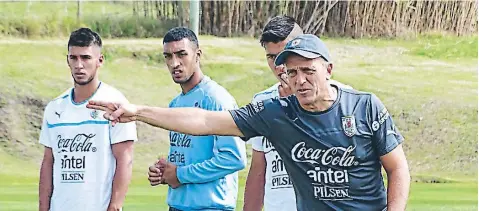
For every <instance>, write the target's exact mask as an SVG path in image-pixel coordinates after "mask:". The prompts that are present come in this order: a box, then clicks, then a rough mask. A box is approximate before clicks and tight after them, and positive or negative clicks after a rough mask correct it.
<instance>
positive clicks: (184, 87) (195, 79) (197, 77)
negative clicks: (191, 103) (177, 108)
mask: <svg viewBox="0 0 479 211" xmlns="http://www.w3.org/2000/svg"><path fill="white" fill-rule="evenodd" d="M203 77H204V75H203V72H201V69H199V68H198V70H197V71H196V72H195V74H193V75H192V76H191V78H190V80H189V81H188V82H186V83H184V84H180V86H181V91H182V92H183V94H186V93H188V92H189V91H190V90H191V89H193V88H194V87H195V86H196V85H198V84H199V83H200V82H201V80H203Z"/></svg>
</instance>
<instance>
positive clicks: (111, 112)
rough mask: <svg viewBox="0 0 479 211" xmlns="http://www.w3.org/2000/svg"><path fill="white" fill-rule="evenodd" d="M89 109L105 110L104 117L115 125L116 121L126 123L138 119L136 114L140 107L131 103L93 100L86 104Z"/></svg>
mask: <svg viewBox="0 0 479 211" xmlns="http://www.w3.org/2000/svg"><path fill="white" fill-rule="evenodd" d="M86 107H87V108H89V109H96V110H101V111H104V112H105V114H103V117H104V118H105V119H107V120H109V121H111V122H112V125H113V126H115V124H116V123H125V122H131V121H135V120H136V114H137V112H138V109H137V107H136V106H135V105H133V104H129V103H113V102H104V101H96V100H91V101H89V102H88V104H87V105H86Z"/></svg>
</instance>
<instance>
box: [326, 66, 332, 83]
mask: <svg viewBox="0 0 479 211" xmlns="http://www.w3.org/2000/svg"><path fill="white" fill-rule="evenodd" d="M326 70H327V71H328V75H327V76H326V79H328V80H329V79H331V76H332V75H333V64H332V63H328V66H327V67H326Z"/></svg>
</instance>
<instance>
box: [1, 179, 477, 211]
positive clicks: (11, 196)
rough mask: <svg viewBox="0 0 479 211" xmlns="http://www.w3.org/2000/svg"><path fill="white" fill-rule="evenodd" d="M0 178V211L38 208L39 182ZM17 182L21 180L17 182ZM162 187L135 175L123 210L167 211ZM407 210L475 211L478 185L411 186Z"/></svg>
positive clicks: (242, 181) (241, 188) (238, 203)
mask: <svg viewBox="0 0 479 211" xmlns="http://www.w3.org/2000/svg"><path fill="white" fill-rule="evenodd" d="M245 175H246V171H242V172H241V176H242V177H243V178H242V179H241V180H240V181H241V182H240V187H239V194H238V200H237V209H236V210H242V206H243V194H244V193H243V191H244V176H245ZM11 179H12V177H11V176H6V177H5V176H4V175H0V181H1V182H0V190H2V191H1V192H0V210H1V211H30V210H37V209H38V208H37V206H38V204H37V203H38V179H37V178H36V177H16V178H15V179H14V181H15V182H11ZM18 181H23V182H22V183H19V182H18ZM166 194H167V188H166V187H165V186H159V187H150V186H149V184H148V181H147V180H146V177H145V176H144V174H143V175H140V174H139V173H136V174H135V176H134V181H133V182H132V185H131V186H130V188H129V192H128V195H127V198H126V201H125V206H124V210H125V211H128V210H135V211H136V210H137V211H143V210H144V211H149V210H166V209H167V207H168V206H167V204H166ZM407 210H418V211H419V210H421V211H422V210H430V211H434V210H466V211H467V210H477V183H460V182H459V183H412V184H411V193H410V197H409V201H408V209H407Z"/></svg>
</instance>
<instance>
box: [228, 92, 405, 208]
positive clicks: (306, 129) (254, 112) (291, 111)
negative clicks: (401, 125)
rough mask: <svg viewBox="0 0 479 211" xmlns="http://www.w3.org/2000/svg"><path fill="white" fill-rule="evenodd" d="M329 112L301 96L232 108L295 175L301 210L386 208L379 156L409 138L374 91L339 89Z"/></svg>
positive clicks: (241, 125)
mask: <svg viewBox="0 0 479 211" xmlns="http://www.w3.org/2000/svg"><path fill="white" fill-rule="evenodd" d="M336 88H337V89H338V98H337V99H336V101H335V102H334V103H333V105H332V106H331V107H330V108H329V109H328V110H326V111H322V112H309V111H306V110H304V109H303V108H302V107H301V106H300V105H299V102H298V100H297V98H296V97H295V96H290V97H287V98H280V99H268V100H265V101H262V102H259V103H256V104H249V105H247V106H245V107H243V108H240V109H238V110H233V111H230V113H231V115H232V116H233V119H234V121H235V122H236V125H237V126H238V128H239V129H240V130H241V132H242V133H243V134H244V136H245V137H244V138H245V140H247V139H249V138H251V137H254V136H265V137H267V138H268V140H270V141H271V143H272V144H273V146H274V147H275V148H276V150H277V151H278V153H279V154H280V156H281V157H282V158H283V161H284V163H285V167H286V169H287V171H288V173H289V174H290V177H291V179H292V181H293V184H294V189H295V192H296V204H297V207H298V210H299V211H316V210H323V211H324V210H368V211H375V210H379V211H380V210H383V209H384V208H386V206H387V204H386V203H387V196H386V189H385V187H384V184H383V178H382V175H381V163H380V160H379V157H380V156H382V155H385V154H387V153H389V152H391V151H392V150H393V149H395V148H396V147H397V146H398V145H399V144H400V143H402V141H403V137H402V136H401V134H400V133H399V131H398V130H397V129H396V127H395V125H394V122H393V120H392V118H391V117H390V115H389V112H388V110H387V109H386V108H385V107H384V105H383V104H382V103H381V101H380V100H379V99H378V98H377V97H376V96H375V95H374V94H370V93H364V92H358V91H354V90H349V89H342V88H338V87H336Z"/></svg>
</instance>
